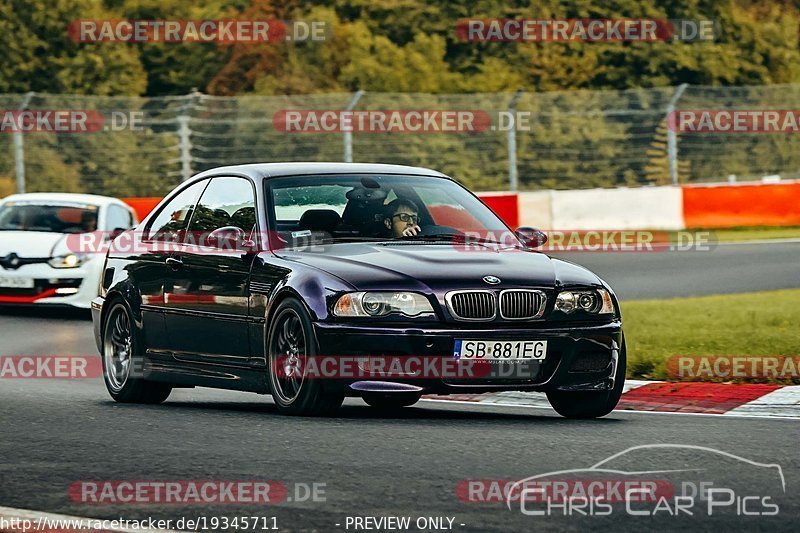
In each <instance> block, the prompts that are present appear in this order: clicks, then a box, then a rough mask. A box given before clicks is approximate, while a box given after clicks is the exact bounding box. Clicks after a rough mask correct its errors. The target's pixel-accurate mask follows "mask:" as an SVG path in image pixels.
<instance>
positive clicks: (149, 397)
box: [102, 302, 172, 404]
mask: <svg viewBox="0 0 800 533" xmlns="http://www.w3.org/2000/svg"><path fill="white" fill-rule="evenodd" d="M132 324H133V319H132V317H131V313H130V311H128V307H127V306H126V305H125V304H123V303H122V302H116V303H114V304H113V305H112V306H111V309H109V311H108V313H107V314H106V318H105V322H104V323H103V354H102V356H103V380H104V381H105V383H106V389H108V393H109V394H110V395H111V397H112V398H114V400H115V401H117V402H120V403H150V404H157V403H161V402H163V401H164V400H166V399H167V398H168V397H169V395H170V393H171V392H172V387H171V386H170V385H168V384H166V383H157V382H154V381H145V380H144V379H143V378H141V377H137V374H139V373H140V372H141V371H142V370H143V368H144V364H143V363H144V358H143V357H142V355H141V353H139V349H138V345H137V342H136V335H135V334H134V331H133V326H132Z"/></svg>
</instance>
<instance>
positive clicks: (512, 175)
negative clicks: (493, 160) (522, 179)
mask: <svg viewBox="0 0 800 533" xmlns="http://www.w3.org/2000/svg"><path fill="white" fill-rule="evenodd" d="M524 90H525V89H523V88H522V87H520V88H519V89H517V92H515V93H514V96H513V97H512V98H511V101H510V102H509V103H508V114H509V116H510V117H511V127H510V128H509V129H508V132H507V135H508V188H509V189H510V190H511V192H517V188H518V181H519V180H518V177H517V116H516V112H517V102H519V99H520V97H521V96H522V93H523V91H524Z"/></svg>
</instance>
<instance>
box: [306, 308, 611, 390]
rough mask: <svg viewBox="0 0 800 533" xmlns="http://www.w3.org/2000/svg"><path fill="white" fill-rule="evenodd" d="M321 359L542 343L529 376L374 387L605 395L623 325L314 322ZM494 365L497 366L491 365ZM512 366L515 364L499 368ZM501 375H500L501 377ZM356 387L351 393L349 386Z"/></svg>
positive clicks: (406, 380) (442, 353) (407, 380)
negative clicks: (463, 343)
mask: <svg viewBox="0 0 800 533" xmlns="http://www.w3.org/2000/svg"><path fill="white" fill-rule="evenodd" d="M314 328H315V331H316V335H317V339H318V341H319V346H320V354H321V355H323V356H332V357H335V356H354V357H368V356H371V357H387V358H392V357H398V358H403V357H406V356H414V357H416V358H419V359H424V358H441V359H444V360H446V359H451V360H452V359H453V348H454V345H455V341H456V340H459V339H462V340H469V339H475V340H495V341H500V340H546V341H547V354H546V357H545V359H544V361H543V362H541V363H536V364H535V365H531V364H530V363H525V364H526V365H528V368H529V369H530V371H529V372H528V371H527V370H526V371H524V372H514V371H513V370H512V371H511V372H508V373H506V374H505V375H503V376H498V375H497V374H495V373H493V374H492V375H491V376H483V377H480V376H476V377H474V378H464V377H460V378H452V376H449V375H448V376H445V377H439V376H425V377H422V378H420V377H417V376H410V375H409V376H399V377H398V375H397V374H393V375H391V376H387V377H386V378H385V379H382V378H371V380H372V381H378V382H381V381H386V382H391V383H398V384H410V385H415V386H417V387H419V388H420V389H421V390H422V391H424V392H425V393H427V394H454V393H455V394H457V393H480V392H493V391H494V392H496V391H504V390H520V391H550V390H593V391H597V390H609V389H611V388H613V385H614V376H615V371H616V368H617V364H618V360H619V356H620V350H621V346H622V323H621V322H620V321H618V320H615V321H613V322H608V323H605V324H601V325H580V326H574V325H572V326H553V327H546V328H541V327H538V328H537V329H532V328H530V329H522V328H517V329H499V328H498V329H460V328H459V329H456V328H412V327H375V326H353V325H350V324H339V323H325V322H317V323H315V324H314ZM492 364H495V363H492ZM502 364H503V365H512V366H513V365H515V364H516V363H502ZM499 374H503V372H499ZM358 381H362V380H358V379H341V380H338V382H339V383H340V384H341V385H343V386H344V387H346V388H348V389H349V390H352V389H358V388H359V387H361V388H363V385H362V384H361V383H356V382H358ZM354 383H356V385H355V387H354V386H353V384H354Z"/></svg>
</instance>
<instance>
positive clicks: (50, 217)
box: [0, 193, 137, 308]
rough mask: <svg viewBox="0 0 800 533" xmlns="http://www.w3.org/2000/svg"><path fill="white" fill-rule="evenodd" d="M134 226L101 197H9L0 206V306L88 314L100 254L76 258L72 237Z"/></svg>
mask: <svg viewBox="0 0 800 533" xmlns="http://www.w3.org/2000/svg"><path fill="white" fill-rule="evenodd" d="M136 224H137V219H136V213H135V212H134V211H133V209H131V208H130V207H129V206H128V205H127V204H125V203H124V202H122V201H120V200H117V199H116V198H109V197H107V196H95V195H92V194H68V193H29V194H14V195H11V196H7V197H5V198H3V199H2V200H0V305H67V306H73V307H80V308H89V307H90V304H91V301H92V299H93V298H95V297H96V296H97V290H98V287H99V284H100V276H101V275H102V269H103V262H104V260H105V254H102V253H80V251H77V250H75V249H74V248H75V247H74V246H71V245H70V243H71V242H75V238H74V237H70V236H71V235H72V236H74V235H76V234H82V233H91V232H98V231H99V232H103V233H102V234H103V235H105V236H107V237H106V238H108V237H110V236H111V235H113V234H114V233H117V232H120V231H122V230H127V229H130V228H131V227H133V226H135V225H136Z"/></svg>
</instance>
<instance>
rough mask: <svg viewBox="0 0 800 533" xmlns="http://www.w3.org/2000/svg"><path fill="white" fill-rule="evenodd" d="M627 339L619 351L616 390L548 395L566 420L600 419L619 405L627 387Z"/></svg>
mask: <svg viewBox="0 0 800 533" xmlns="http://www.w3.org/2000/svg"><path fill="white" fill-rule="evenodd" d="M625 366H626V353H625V337H624V336H623V337H622V346H621V348H620V350H619V359H618V360H617V369H616V372H615V373H614V388H613V389H611V390H609V391H602V392H594V391H551V392H548V393H547V399H548V400H549V401H550V405H552V406H553V409H555V410H556V412H557V413H558V414H560V415H561V416H564V417H566V418H599V417H601V416H605V415H607V414H608V413H610V412H611V411H613V410H614V408H615V407H616V406H617V404H618V403H619V399H620V397H621V396H622V388H623V386H624V385H625Z"/></svg>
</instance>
